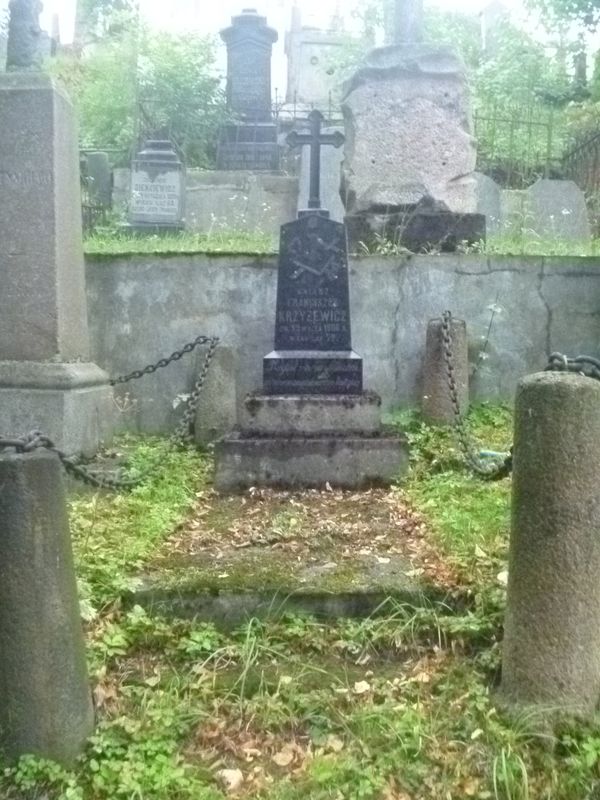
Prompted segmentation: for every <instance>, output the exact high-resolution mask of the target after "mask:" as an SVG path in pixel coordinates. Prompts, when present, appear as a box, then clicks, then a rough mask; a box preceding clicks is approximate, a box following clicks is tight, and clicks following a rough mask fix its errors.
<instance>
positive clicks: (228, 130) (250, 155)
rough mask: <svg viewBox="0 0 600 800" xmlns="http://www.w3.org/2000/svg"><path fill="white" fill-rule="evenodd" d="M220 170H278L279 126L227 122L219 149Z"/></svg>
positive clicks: (222, 131) (218, 166)
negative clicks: (228, 123)
mask: <svg viewBox="0 0 600 800" xmlns="http://www.w3.org/2000/svg"><path fill="white" fill-rule="evenodd" d="M217 169H220V170H252V171H267V172H268V171H270V172H276V171H277V170H279V145H278V144H277V127H276V126H275V125H273V124H272V123H263V124H260V123H256V124H245V125H224V126H223V128H222V129H221V132H220V136H219V144H218V148H217Z"/></svg>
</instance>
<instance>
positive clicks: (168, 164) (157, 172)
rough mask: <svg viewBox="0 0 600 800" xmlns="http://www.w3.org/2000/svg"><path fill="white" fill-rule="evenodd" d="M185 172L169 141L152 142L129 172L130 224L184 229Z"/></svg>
mask: <svg viewBox="0 0 600 800" xmlns="http://www.w3.org/2000/svg"><path fill="white" fill-rule="evenodd" d="M184 197H185V170H184V166H183V164H182V162H181V161H180V159H179V157H178V155H177V153H176V152H175V150H174V149H173V145H172V144H171V142H170V141H168V140H163V139H154V140H153V139H151V140H149V141H147V142H146V144H145V145H144V147H143V149H142V150H141V151H140V152H139V153H138V155H137V158H135V159H134V161H133V165H132V170H131V196H130V201H129V222H130V225H131V227H133V228H135V229H138V230H148V229H149V230H151V231H153V232H154V231H156V230H165V231H168V230H181V229H182V228H183V215H184Z"/></svg>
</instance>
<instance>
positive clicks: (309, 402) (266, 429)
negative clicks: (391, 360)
mask: <svg viewBox="0 0 600 800" xmlns="http://www.w3.org/2000/svg"><path fill="white" fill-rule="evenodd" d="M380 416H381V398H380V397H379V395H378V394H375V392H363V393H362V394H347V395H310V394H309V395H297V394H295V395H264V394H249V395H247V397H246V398H245V399H244V408H243V412H242V418H241V427H242V430H243V431H244V432H245V433H248V434H252V435H256V436H272V435H283V436H285V435H289V434H297V435H300V434H302V435H305V436H308V435H311V434H327V433H335V432H338V431H344V432H345V433H347V434H352V433H359V434H360V433H376V432H377V431H378V430H379V428H380Z"/></svg>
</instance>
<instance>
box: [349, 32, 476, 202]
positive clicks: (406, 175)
mask: <svg viewBox="0 0 600 800" xmlns="http://www.w3.org/2000/svg"><path fill="white" fill-rule="evenodd" d="M342 108H343V113H344V119H345V126H346V144H345V157H344V163H343V169H342V196H343V197H344V198H345V202H346V211H347V213H349V214H352V213H360V212H361V211H367V210H374V209H380V210H385V209H389V208H402V207H406V206H412V205H415V204H416V203H418V202H419V200H420V199H421V198H422V197H423V196H427V195H429V196H431V197H432V198H434V199H435V200H437V201H440V202H443V203H445V204H446V205H447V206H448V208H449V209H450V210H451V211H453V212H457V213H470V212H474V211H475V205H476V203H475V188H476V181H475V178H474V176H473V172H474V170H475V160H476V149H475V141H474V138H473V129H472V120H471V114H470V107H469V97H468V87H467V82H466V77H465V70H464V65H463V64H462V62H461V61H460V59H459V58H458V57H457V56H456V55H455V54H454V53H453V52H452V50H451V49H450V48H440V47H436V48H433V47H429V46H425V45H395V46H392V47H383V48H379V49H376V50H373V51H372V52H371V53H370V54H369V55H368V56H367V60H366V64H365V66H364V67H362V68H361V69H359V70H358V71H357V72H356V73H355V74H354V76H353V77H352V78H351V79H350V80H349V81H348V83H347V84H346V86H345V91H344V101H343V106H342Z"/></svg>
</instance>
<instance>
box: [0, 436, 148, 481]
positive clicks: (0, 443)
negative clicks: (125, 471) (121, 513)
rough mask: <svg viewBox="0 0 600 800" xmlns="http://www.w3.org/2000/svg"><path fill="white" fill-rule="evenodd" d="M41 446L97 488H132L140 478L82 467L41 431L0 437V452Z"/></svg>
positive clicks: (22, 451)
mask: <svg viewBox="0 0 600 800" xmlns="http://www.w3.org/2000/svg"><path fill="white" fill-rule="evenodd" d="M42 448H43V449H45V450H48V451H49V452H51V453H55V454H56V455H57V456H58V457H59V459H60V461H61V464H62V465H63V467H64V468H65V471H66V472H67V473H69V475H72V476H73V477H74V478H77V479H78V480H80V481H82V482H83V483H86V484H87V485H88V486H94V487H96V488H97V489H133V488H134V487H135V486H137V485H138V484H139V483H140V481H141V478H121V477H115V476H114V475H112V476H109V475H98V474H96V473H95V472H93V471H92V470H89V469H86V468H85V467H82V466H81V464H77V463H76V462H75V461H74V460H73V459H72V458H69V457H68V456H67V455H66V454H65V453H63V451H62V450H59V449H58V447H56V446H55V444H54V442H53V441H52V440H51V439H49V438H48V437H47V436H45V435H44V434H43V433H41V431H31V432H30V433H28V434H27V435H26V436H22V437H10V438H3V437H0V453H1V452H2V451H3V450H7V449H13V450H15V451H16V452H17V453H33V452H34V450H40V449H42Z"/></svg>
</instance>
